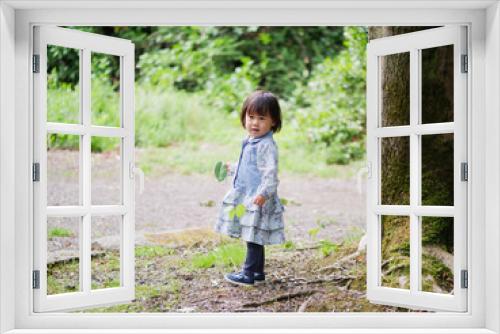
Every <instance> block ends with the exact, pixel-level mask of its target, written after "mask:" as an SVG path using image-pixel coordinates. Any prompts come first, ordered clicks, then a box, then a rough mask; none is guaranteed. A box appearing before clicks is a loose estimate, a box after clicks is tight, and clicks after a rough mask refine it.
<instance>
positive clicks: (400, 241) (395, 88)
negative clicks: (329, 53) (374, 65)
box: [368, 27, 454, 285]
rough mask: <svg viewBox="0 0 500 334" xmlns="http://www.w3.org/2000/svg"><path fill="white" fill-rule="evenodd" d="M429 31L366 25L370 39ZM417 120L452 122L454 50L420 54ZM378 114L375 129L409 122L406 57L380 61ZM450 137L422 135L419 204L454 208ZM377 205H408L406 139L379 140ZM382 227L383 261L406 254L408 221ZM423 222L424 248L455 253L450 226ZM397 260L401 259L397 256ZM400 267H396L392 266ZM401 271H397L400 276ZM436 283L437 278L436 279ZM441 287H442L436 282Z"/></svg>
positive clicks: (391, 220)
mask: <svg viewBox="0 0 500 334" xmlns="http://www.w3.org/2000/svg"><path fill="white" fill-rule="evenodd" d="M429 28H431V27H370V28H369V29H368V39H369V40H373V39H376V38H381V37H387V36H393V35H399V34H405V33H410V32H414V31H419V30H424V29H429ZM421 63H422V73H421V82H422V88H421V111H422V112H421V122H422V123H438V122H452V121H453V91H454V89H453V68H454V67H453V47H452V46H444V47H438V48H431V49H424V50H422V53H421ZM379 71H380V81H379V85H380V86H379V89H381V91H380V97H381V102H380V104H379V105H380V106H381V115H379V124H378V126H398V125H409V124H410V54H409V52H406V53H399V54H393V55H388V56H383V57H380V58H379ZM453 144H454V137H453V135H452V134H445V135H426V136H422V137H421V148H422V154H421V157H422V161H421V166H422V170H421V174H422V187H421V193H422V197H421V203H422V205H447V206H453V204H454V203H453ZM380 158H381V204H393V205H409V204H410V140H409V137H394V138H383V139H382V140H381V157H380ZM382 221H383V224H382V227H383V229H382V253H383V258H385V259H388V258H392V257H394V256H395V254H396V253H397V255H398V256H401V255H404V256H409V235H408V236H403V234H407V233H409V219H407V218H406V217H399V216H392V217H385V218H384V219H383V220H382ZM424 221H425V224H424V223H423V224H422V242H423V244H424V245H436V246H439V247H440V248H441V249H443V250H445V251H446V252H450V253H452V252H453V222H452V221H451V223H450V219H449V218H426V219H425V220H424ZM399 258H400V257H399ZM395 265H400V263H398V264H395ZM402 274H403V273H402V272H400V273H399V275H402ZM438 282H439V280H438ZM440 285H441V284H440Z"/></svg>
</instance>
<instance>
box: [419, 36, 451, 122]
mask: <svg viewBox="0 0 500 334" xmlns="http://www.w3.org/2000/svg"><path fill="white" fill-rule="evenodd" d="M421 55H422V123H438V122H453V79H454V78H453V45H447V46H440V47H436V48H430V49H423V50H421Z"/></svg>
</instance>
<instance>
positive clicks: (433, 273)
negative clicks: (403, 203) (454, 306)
mask: <svg viewBox="0 0 500 334" xmlns="http://www.w3.org/2000/svg"><path fill="white" fill-rule="evenodd" d="M421 219H422V259H421V260H422V291H427V292H436V293H447V294H453V218H452V217H422V218H421Z"/></svg>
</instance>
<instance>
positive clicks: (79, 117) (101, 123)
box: [33, 26, 135, 312]
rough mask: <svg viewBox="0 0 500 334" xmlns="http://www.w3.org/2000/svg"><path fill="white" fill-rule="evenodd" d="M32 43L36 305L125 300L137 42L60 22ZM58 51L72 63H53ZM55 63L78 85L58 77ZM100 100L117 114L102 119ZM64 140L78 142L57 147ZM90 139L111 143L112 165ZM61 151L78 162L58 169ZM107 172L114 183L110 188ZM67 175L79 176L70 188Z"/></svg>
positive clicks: (54, 307) (131, 292) (130, 294)
mask: <svg viewBox="0 0 500 334" xmlns="http://www.w3.org/2000/svg"><path fill="white" fill-rule="evenodd" d="M33 42H34V44H33V72H34V73H33V108H34V117H33V119H34V122H33V131H34V137H33V152H34V157H33V162H34V164H33V170H34V202H33V203H34V216H33V222H34V235H33V245H34V247H33V292H34V293H33V295H34V311H35V312H44V311H68V310H72V309H78V308H84V307H93V306H98V305H109V304H116V303H123V302H128V301H130V300H132V299H134V296H135V287H134V183H133V182H134V179H133V172H134V45H133V44H132V43H131V42H130V41H128V40H124V39H119V38H113V37H107V36H101V35H97V34H93V33H87V32H82V31H77V30H72V29H64V28H59V27H55V26H39V27H35V28H34V34H33ZM49 49H50V50H52V52H48V50H49ZM54 54H56V55H59V56H61V57H62V56H66V59H70V60H72V61H68V62H65V61H59V62H55V61H53V62H52V63H50V64H49V61H48V56H50V55H54ZM106 57H108V58H106ZM103 59H111V60H114V61H116V62H115V64H117V66H116V67H117V68H119V70H118V71H117V72H116V73H115V75H113V76H112V78H113V80H114V81H115V82H114V83H110V82H111V81H112V80H110V81H109V82H106V81H105V80H104V81H103V80H101V78H99V77H98V76H97V75H96V74H97V73H94V72H93V71H94V70H93V68H94V67H96V66H105V65H106V66H108V67H110V64H111V63H110V62H107V63H106V62H104V60H103ZM94 61H95V62H94ZM99 62H101V65H99ZM94 63H95V64H96V65H93V64H94ZM49 65H50V66H52V68H49V67H48V66H49ZM116 67H115V68H116ZM54 68H55V69H56V70H57V73H58V77H57V79H58V80H60V81H65V80H68V79H67V78H65V77H64V75H66V76H67V77H69V78H70V79H71V78H72V79H71V80H73V84H74V87H73V88H71V87H69V88H68V86H69V84H67V83H65V84H57V85H54V83H53V82H52V81H54V80H55V78H54V76H50V74H51V73H49V72H52V71H53V69H54ZM76 74H78V76H77V78H76V79H75V75H76ZM51 80H52V81H51ZM94 85H95V87H93V86H94ZM98 85H102V86H98ZM106 85H108V86H109V87H111V85H113V88H109V87H108V86H106ZM54 87H55V88H54ZM61 87H62V88H61ZM105 87H108V88H109V89H105ZM106 94H107V95H106ZM93 99H94V101H92V100H93ZM61 101H63V102H61ZM103 105H105V107H103ZM99 108H101V109H102V108H109V110H113V112H115V114H114V116H113V117H111V118H109V117H108V118H106V116H103V117H100V118H99V112H100V109H99ZM61 139H66V141H65V142H64V143H66V144H68V143H72V147H71V150H67V151H62V152H66V153H63V154H56V153H55V152H57V150H54V149H53V148H57V147H58V145H59V144H58V143H61V142H60V141H59V140H61ZM102 143H105V144H102ZM99 145H100V146H99ZM106 145H107V146H106ZM94 147H97V148H99V147H108V148H109V149H111V152H112V153H111V154H113V157H114V159H112V166H105V165H102V164H100V163H99V161H98V159H97V158H95V157H94V155H95V156H98V154H97V152H98V149H94ZM59 152H61V150H59ZM54 154H56V156H54ZM56 158H59V159H63V160H62V161H66V160H68V159H69V160H71V161H72V162H73V165H72V166H73V167H74V169H75V170H74V171H72V170H63V171H62V172H61V171H60V170H58V169H57V167H58V166H57V164H58V163H59V162H58V161H57V159H56ZM64 159H66V160H64ZM104 169H106V170H104ZM102 173H109V175H108V176H106V177H108V178H109V179H110V180H113V182H114V184H115V185H116V186H114V187H108V186H109V185H110V183H111V181H110V182H109V184H108V183H107V182H106V181H102V179H100V175H101V174H102ZM66 174H68V175H70V176H71V175H72V176H73V178H74V180H76V181H75V182H73V184H72V188H71V187H66V186H65V184H66V183H68V182H67V178H68V175H66ZM70 188H71V189H70ZM54 198H56V199H54ZM57 231H63V233H59V234H58V233H56V232H57ZM54 240H55V241H56V242H55V241H54ZM103 240H107V242H103ZM54 242H55V244H56V246H57V244H58V243H59V247H56V248H57V251H58V255H57V256H53V255H54V254H53V253H54V252H55V250H54V249H53V248H54ZM61 263H65V266H64V268H66V269H65V270H61V269H60V268H61V267H57V266H58V265H59V266H60V265H61ZM57 268H59V269H57Z"/></svg>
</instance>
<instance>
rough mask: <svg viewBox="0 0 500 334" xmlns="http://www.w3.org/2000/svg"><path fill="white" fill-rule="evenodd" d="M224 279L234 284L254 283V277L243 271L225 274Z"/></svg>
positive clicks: (246, 284)
mask: <svg viewBox="0 0 500 334" xmlns="http://www.w3.org/2000/svg"><path fill="white" fill-rule="evenodd" d="M224 279H225V280H226V281H228V282H229V283H233V284H236V285H245V286H252V285H253V283H254V278H253V277H252V276H248V275H245V274H244V273H243V272H240V273H231V274H226V275H224Z"/></svg>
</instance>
